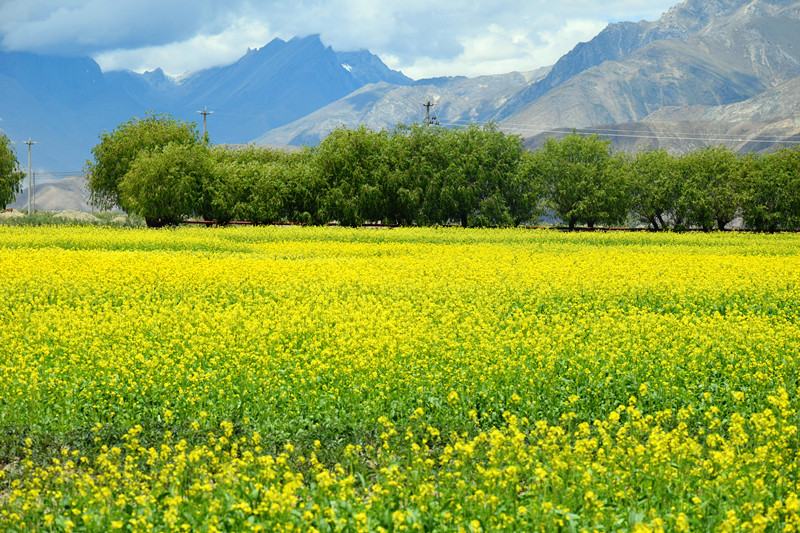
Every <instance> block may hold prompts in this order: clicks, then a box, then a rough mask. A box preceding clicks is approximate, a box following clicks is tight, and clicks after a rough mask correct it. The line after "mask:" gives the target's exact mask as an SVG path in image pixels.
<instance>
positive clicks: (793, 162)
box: [742, 146, 800, 232]
mask: <svg viewBox="0 0 800 533" xmlns="http://www.w3.org/2000/svg"><path fill="white" fill-rule="evenodd" d="M750 166H751V172H748V173H746V174H745V178H744V183H743V199H742V211H743V213H742V216H743V218H744V222H745V224H746V225H747V226H748V227H750V228H753V229H756V230H758V231H769V232H774V231H778V230H786V229H797V228H800V146H796V147H795V148H791V149H790V148H783V149H780V150H778V151H777V152H773V153H770V154H767V155H765V156H763V157H761V158H760V159H758V160H754V159H752V158H751V160H750Z"/></svg>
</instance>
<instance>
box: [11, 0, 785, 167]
mask: <svg viewBox="0 0 800 533" xmlns="http://www.w3.org/2000/svg"><path fill="white" fill-rule="evenodd" d="M798 36H800V0H684V1H683V2H681V3H678V4H677V5H675V6H674V7H673V8H671V9H670V10H669V11H667V12H666V13H664V14H663V15H662V16H661V17H660V18H659V19H658V20H656V21H639V22H619V23H615V24H610V25H608V27H606V28H605V29H604V30H603V31H601V32H600V33H599V34H598V35H597V36H595V37H594V38H593V39H591V40H590V41H588V42H586V43H580V44H578V45H577V46H576V47H575V48H574V49H573V50H571V51H570V52H569V53H567V54H565V55H564V56H563V57H562V58H561V59H559V61H558V62H556V64H554V65H553V66H552V67H550V68H545V69H539V70H535V71H531V72H514V73H509V74H504V75H497V76H482V77H477V78H464V77H453V78H435V79H428V80H418V81H413V80H410V79H409V78H407V77H406V76H404V75H403V74H402V73H400V72H396V71H392V70H391V69H389V68H388V67H387V66H386V65H385V64H383V62H381V60H380V59H379V58H378V57H376V56H375V55H373V54H371V53H370V52H368V51H358V52H338V51H334V50H332V49H331V48H329V47H326V46H324V45H323V44H322V42H321V41H320V39H319V37H318V36H310V37H305V38H295V39H291V40H289V41H282V40H279V39H276V40H274V41H272V42H270V43H268V44H267V45H265V46H264V47H262V48H259V49H257V50H250V51H249V52H248V53H247V54H245V55H244V56H243V57H242V58H240V59H239V60H238V61H237V62H235V63H233V64H231V65H227V66H224V67H218V68H214V69H208V70H205V71H201V72H197V73H194V74H192V75H190V76H188V77H185V78H183V79H180V80H175V79H172V78H170V77H168V76H166V75H164V73H163V72H161V71H160V70H156V71H154V72H148V73H145V74H136V73H132V72H107V73H104V72H101V71H100V69H99V67H98V66H97V64H96V63H95V62H94V61H92V60H91V59H88V58H60V57H58V58H57V57H45V56H37V55H33V54H22V53H12V52H0V128H2V129H3V130H4V131H5V132H6V133H7V134H8V135H9V136H10V137H11V138H12V139H13V140H14V141H17V142H18V143H20V142H22V141H25V140H26V139H28V138H29V137H30V138H32V139H33V140H34V141H37V142H38V144H37V145H35V146H34V148H33V150H34V152H33V153H34V158H33V160H34V166H35V167H37V168H39V169H40V170H50V171H55V172H61V173H63V172H67V171H72V172H75V171H78V170H79V169H80V168H81V167H82V166H83V162H84V161H85V160H86V159H87V158H89V157H90V155H91V154H90V150H91V147H92V146H94V145H95V144H96V143H97V142H98V135H99V134H100V133H101V132H102V131H104V130H106V131H111V130H112V129H114V128H115V127H116V126H117V125H118V124H120V123H121V122H123V121H125V120H127V119H129V118H130V117H133V116H143V115H144V114H145V112H146V111H148V110H152V111H155V112H166V113H169V114H171V115H173V116H175V117H177V118H180V119H182V120H188V121H197V122H199V121H200V120H201V117H200V116H199V115H198V114H197V112H198V111H199V110H202V109H204V108H205V107H206V106H207V107H208V109H209V111H213V113H214V114H213V115H211V116H209V121H208V125H209V135H210V138H211V140H212V142H214V143H234V144H235V143H243V142H250V141H253V140H255V142H258V143H266V144H297V145H299V144H314V143H316V142H318V141H319V140H320V139H321V138H323V137H324V136H325V135H326V134H327V133H328V132H330V131H331V130H332V129H333V128H335V127H337V126H341V125H344V126H349V127H355V126H358V125H361V124H366V125H368V126H370V127H372V128H375V129H380V128H393V127H394V126H395V125H396V124H398V123H412V122H415V121H422V120H423V119H424V117H425V108H424V107H423V104H424V103H426V102H428V101H430V102H431V103H433V104H435V106H434V108H433V113H434V114H435V115H436V117H437V120H438V121H439V122H440V123H441V124H442V125H460V124H465V123H467V122H477V123H486V122H489V121H496V122H498V124H499V125H500V127H501V128H503V129H504V130H506V131H508V132H512V133H518V134H520V135H522V136H524V137H525V138H527V139H528V142H529V144H530V145H531V146H535V145H536V144H537V143H538V142H541V139H543V138H544V137H545V136H547V135H554V134H555V135H558V134H563V132H568V131H572V130H573V128H578V129H581V130H584V131H597V132H599V133H603V132H606V133H607V134H608V135H609V138H611V139H612V140H613V141H614V142H615V144H616V145H617V146H618V147H621V148H626V149H633V148H636V147H637V146H642V145H647V144H649V145H657V146H663V147H667V148H669V149H670V150H674V151H682V150H687V149H691V148H693V147H696V146H699V145H703V144H708V143H716V142H722V141H725V142H727V143H728V144H731V145H735V146H736V147H737V148H738V149H741V150H748V149H766V148H770V147H775V146H776V145H778V143H777V142H776V141H782V140H789V141H791V140H792V139H793V138H795V137H793V136H798V135H800V110H798V104H797V101H798V99H797V97H796V94H797V89H798V85H800V42H798ZM24 148H25V146H24V145H22V144H18V145H17V151H18V155H20V159H21V160H22V159H24V156H25V155H26V154H24V150H23V149H24Z"/></svg>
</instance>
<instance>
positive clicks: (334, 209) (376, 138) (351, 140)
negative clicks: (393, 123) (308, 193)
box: [311, 126, 388, 226]
mask: <svg viewBox="0 0 800 533" xmlns="http://www.w3.org/2000/svg"><path fill="white" fill-rule="evenodd" d="M387 144H388V133H387V132H386V131H380V132H375V131H372V130H370V129H368V128H366V127H365V126H361V127H360V128H358V129H347V128H337V129H335V130H333V131H332V132H331V133H330V134H328V136H327V137H325V139H323V140H322V142H321V143H320V144H319V146H318V147H317V148H316V150H314V154H313V157H312V161H311V164H312V167H313V172H315V173H316V174H318V175H319V177H320V179H321V180H322V181H323V182H324V183H325V184H326V186H327V190H326V191H325V193H324V196H323V197H322V199H321V205H320V218H322V219H328V220H336V221H339V223H341V224H342V225H345V226H358V225H361V224H363V223H364V222H366V221H370V222H376V221H379V220H380V219H381V218H382V214H383V213H384V211H385V210H384V206H383V201H384V199H383V197H382V195H381V189H380V182H381V181H383V177H384V176H385V175H386V173H387V161H386V155H387V149H386V148H387Z"/></svg>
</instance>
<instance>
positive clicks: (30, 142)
mask: <svg viewBox="0 0 800 533" xmlns="http://www.w3.org/2000/svg"><path fill="white" fill-rule="evenodd" d="M25 144H27V145H28V216H31V215H32V214H33V209H32V207H33V206H32V204H31V189H33V175H32V174H31V147H32V146H33V145H34V144H36V143H35V142H34V141H32V140H31V138H30V137H28V140H27V141H25Z"/></svg>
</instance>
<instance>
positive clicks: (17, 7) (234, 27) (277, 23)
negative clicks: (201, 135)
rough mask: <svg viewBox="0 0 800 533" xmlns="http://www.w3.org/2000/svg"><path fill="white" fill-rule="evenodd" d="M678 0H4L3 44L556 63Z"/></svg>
mask: <svg viewBox="0 0 800 533" xmlns="http://www.w3.org/2000/svg"><path fill="white" fill-rule="evenodd" d="M675 1H676V0H671V1H670V0H666V1H664V0H655V1H654V0H611V1H610V2H596V1H594V0H592V1H589V0H561V1H559V2H554V1H552V0H507V1H504V2H500V1H499V0H491V1H486V2H475V1H474V0H447V1H446V2H439V3H433V4H432V3H430V2H428V1H423V0H404V1H397V0H295V1H289V0H225V1H223V0H166V1H165V0H24V1H17V0H0V46H2V48H3V49H6V50H10V49H13V50H27V51H38V52H43V53H60V54H72V55H75V54H80V55H91V56H93V57H95V58H96V59H97V60H98V62H99V63H100V64H101V66H102V67H103V68H104V69H106V70H108V69H117V68H126V69H132V70H138V71H141V70H152V69H154V68H156V67H161V68H163V69H164V70H165V71H166V72H168V73H170V74H181V73H183V72H186V71H194V70H197V69H201V68H206V67H209V66H214V65H220V64H224V63H228V62H231V61H234V60H235V59H237V58H238V57H240V56H241V55H242V54H243V53H244V52H245V51H246V49H247V48H248V47H249V48H256V47H260V46H263V45H264V44H266V43H267V42H268V41H269V40H271V39H272V38H273V37H276V36H277V37H281V38H283V39H289V38H291V37H295V36H298V37H303V36H306V35H309V34H313V33H319V34H320V35H321V38H322V40H323V42H324V43H326V44H328V45H331V46H333V48H334V49H336V50H341V51H346V50H354V49H360V48H366V49H369V50H370V51H372V52H374V53H376V54H378V55H379V56H380V57H381V58H382V59H383V60H384V61H385V62H386V63H387V64H388V65H390V66H391V67H393V68H397V69H400V70H403V71H404V72H405V73H406V74H407V75H409V76H411V77H415V78H419V77H430V76H440V75H457V74H463V75H479V74H491V73H500V72H510V71H512V70H533V69H535V68H538V67H540V66H544V65H549V64H552V63H553V62H555V61H556V60H557V59H558V57H560V56H561V55H562V54H564V53H565V52H567V51H568V50H569V49H571V48H572V47H573V46H574V45H575V44H577V43H578V42H579V41H585V40H588V39H590V38H591V37H592V36H593V35H595V34H597V32H598V31H600V30H601V29H602V28H603V27H604V26H605V25H606V24H607V23H608V22H609V21H616V20H634V21H635V20H639V19H640V18H645V19H648V20H654V19H656V18H658V16H659V15H660V14H661V13H662V12H663V11H665V10H666V9H667V8H669V7H670V6H671V5H672V4H673V3H674V2H675Z"/></svg>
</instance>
